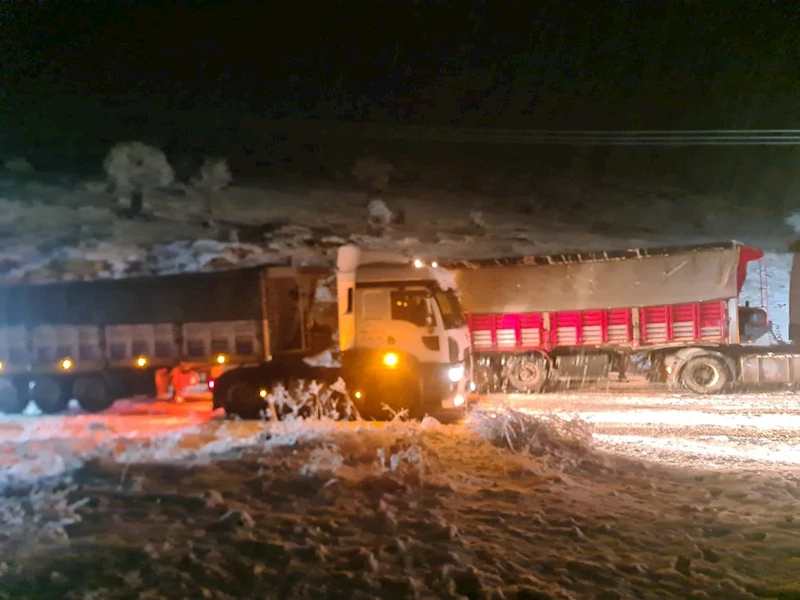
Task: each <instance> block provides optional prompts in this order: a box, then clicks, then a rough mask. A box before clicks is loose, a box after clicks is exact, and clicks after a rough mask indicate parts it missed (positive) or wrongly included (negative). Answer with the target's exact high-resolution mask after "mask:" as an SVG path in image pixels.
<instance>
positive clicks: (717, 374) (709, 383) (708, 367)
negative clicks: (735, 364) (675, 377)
mask: <svg viewBox="0 0 800 600" xmlns="http://www.w3.org/2000/svg"><path fill="white" fill-rule="evenodd" d="M730 381H731V375H730V372H729V371H728V367H727V365H726V364H725V363H724V362H723V361H722V360H721V359H719V358H717V357H716V356H711V355H708V354H701V355H700V356H695V357H693V358H690V359H689V360H688V361H687V362H686V365H685V366H684V367H683V369H682V370H681V383H682V384H683V387H685V388H686V389H687V390H689V391H691V392H694V393H695V394H719V393H720V392H722V391H724V390H725V389H726V388H727V387H728V384H729V383H730Z"/></svg>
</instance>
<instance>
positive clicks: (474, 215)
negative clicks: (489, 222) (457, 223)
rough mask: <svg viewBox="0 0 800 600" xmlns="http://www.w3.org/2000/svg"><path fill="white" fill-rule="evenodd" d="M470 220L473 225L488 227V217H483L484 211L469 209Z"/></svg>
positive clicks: (481, 227)
mask: <svg viewBox="0 0 800 600" xmlns="http://www.w3.org/2000/svg"><path fill="white" fill-rule="evenodd" d="M469 221H470V223H471V224H472V226H473V227H475V228H477V229H482V230H484V229H486V219H485V218H484V217H483V212H482V211H480V210H471V211H469Z"/></svg>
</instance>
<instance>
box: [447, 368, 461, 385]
mask: <svg viewBox="0 0 800 600" xmlns="http://www.w3.org/2000/svg"><path fill="white" fill-rule="evenodd" d="M463 377H464V366H463V365H456V366H455V367H450V369H449V370H448V371H447V378H448V379H449V380H450V381H452V382H453V383H458V382H459V381H461V379H463Z"/></svg>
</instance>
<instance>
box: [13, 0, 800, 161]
mask: <svg viewBox="0 0 800 600" xmlns="http://www.w3.org/2000/svg"><path fill="white" fill-rule="evenodd" d="M0 7H1V8H0V10H1V11H2V17H0V18H1V19H2V20H1V21H0V28H1V30H0V44H2V65H1V66H2V124H1V125H0V135H2V139H3V141H4V142H5V143H6V144H7V145H14V146H16V145H19V144H21V143H28V144H31V145H37V144H39V145H47V144H49V143H51V141H52V140H53V139H55V138H58V137H59V136H61V137H63V136H65V135H67V133H66V132H68V131H70V132H75V131H78V130H80V132H81V133H80V135H81V136H83V139H85V140H88V139H89V138H92V139H94V138H97V137H98V136H100V137H102V138H103V140H104V142H105V141H107V140H109V139H113V138H118V137H125V136H126V135H135V134H140V135H144V134H145V133H147V134H149V135H155V134H156V133H157V132H158V131H159V130H163V129H164V128H165V127H167V126H169V127H175V126H176V124H181V123H182V124H185V125H186V126H187V127H188V126H189V124H194V125H197V124H198V123H209V122H210V121H209V119H211V121H213V122H214V123H215V126H219V124H220V123H234V122H236V123H242V122H244V121H247V120H252V119H259V118H261V119H296V120H304V121H308V120H309V119H331V118H335V119H346V120H355V121H372V122H379V123H381V122H401V123H434V124H469V125H493V126H502V127H512V128H547V129H581V128H585V129H622V128H634V129H640V128H647V129H661V128H665V129H679V128H701V129H711V128H728V127H730V128H782V127H800V114H798V112H799V111H798V103H800V36H798V35H797V32H798V30H800V27H798V25H799V24H800V19H798V15H800V6H799V5H798V4H797V3H795V2H789V1H787V2H770V1H759V2H750V1H743V2H736V1H733V0H729V1H725V2H700V1H698V2H688V1H677V0H676V1H670V2H644V1H641V2H610V1H598V0H595V1H593V2H591V1H583V2H568V1H564V0H556V1H543V0H539V1H536V2H517V3H511V2H488V3H455V2H452V3H451V2H448V3H445V2H442V3H433V2H380V1H377V2H333V1H329V2H319V3H316V2H315V3H310V2H271V3H270V2H261V3H256V2H225V3H222V2H172V1H161V2H99V1H95V2H81V1H77V0H65V1H62V2H58V1H55V0H43V1H40V2H23V1H21V0H8V1H5V2H3V3H2V4H1V5H0ZM75 135H77V134H75ZM73 137H74V135H73ZM87 143H88V141H87Z"/></svg>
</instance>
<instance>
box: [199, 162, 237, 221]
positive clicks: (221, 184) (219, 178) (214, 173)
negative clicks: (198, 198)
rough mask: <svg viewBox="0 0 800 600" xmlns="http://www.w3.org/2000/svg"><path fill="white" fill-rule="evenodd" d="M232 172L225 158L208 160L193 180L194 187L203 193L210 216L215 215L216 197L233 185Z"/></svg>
mask: <svg viewBox="0 0 800 600" xmlns="http://www.w3.org/2000/svg"><path fill="white" fill-rule="evenodd" d="M231 179H232V177H231V171H230V169H229V168H228V161H227V160H225V159H224V158H207V159H206V160H205V162H204V163H203V166H202V167H200V170H199V171H198V172H197V175H195V177H194V178H193V179H192V185H193V186H194V187H195V188H196V189H198V190H200V191H201V192H203V193H204V194H205V197H206V202H207V203H208V211H209V214H211V215H212V216H213V214H214V195H215V194H216V193H217V192H219V191H220V190H223V189H225V188H226V187H228V185H230V183H231Z"/></svg>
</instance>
